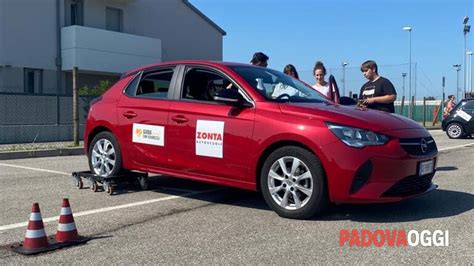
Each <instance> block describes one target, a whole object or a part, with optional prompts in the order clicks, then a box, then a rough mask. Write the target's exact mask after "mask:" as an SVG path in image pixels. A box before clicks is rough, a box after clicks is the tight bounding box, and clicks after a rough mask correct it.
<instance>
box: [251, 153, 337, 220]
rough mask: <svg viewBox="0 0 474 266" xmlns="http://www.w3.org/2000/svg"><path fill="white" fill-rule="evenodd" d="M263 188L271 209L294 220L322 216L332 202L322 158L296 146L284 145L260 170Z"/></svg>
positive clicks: (267, 159) (270, 155)
mask: <svg viewBox="0 0 474 266" xmlns="http://www.w3.org/2000/svg"><path fill="white" fill-rule="evenodd" d="M260 188H261V191H262V195H263V198H264V199H265V202H266V203H267V204H268V206H270V208H271V209H272V210H274V211H275V212H276V213H277V214H278V215H280V216H282V217H285V218H291V219H306V218H309V217H312V216H314V215H315V214H318V213H321V212H322V211H323V210H324V209H325V207H326V205H327V202H328V199H329V198H328V191H327V186H326V178H325V175H324V169H323V167H322V165H321V162H320V161H319V158H318V157H317V156H316V155H315V154H314V153H312V152H310V151H309V150H307V149H304V148H301V147H296V146H284V147H281V148H278V149H276V150H274V151H273V152H272V153H270V154H269V155H268V157H267V158H266V159H265V162H264V164H263V166H262V168H261V170H260Z"/></svg>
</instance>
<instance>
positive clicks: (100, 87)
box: [79, 80, 112, 96]
mask: <svg viewBox="0 0 474 266" xmlns="http://www.w3.org/2000/svg"><path fill="white" fill-rule="evenodd" d="M111 85H112V83H111V82H110V80H100V81H99V84H97V85H96V86H94V87H89V86H87V85H86V86H83V87H81V88H79V96H100V95H102V93H104V92H105V91H106V90H108V89H109V88H110V86H111Z"/></svg>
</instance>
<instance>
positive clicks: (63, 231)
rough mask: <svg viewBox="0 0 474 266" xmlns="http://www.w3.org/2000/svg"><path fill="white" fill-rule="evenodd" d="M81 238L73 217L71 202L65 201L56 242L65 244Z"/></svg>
mask: <svg viewBox="0 0 474 266" xmlns="http://www.w3.org/2000/svg"><path fill="white" fill-rule="evenodd" d="M78 238H79V235H78V233H77V229H76V224H75V223H74V217H73V216H72V211H71V207H70V206H69V200H68V199H63V205H62V207H61V215H60V216H59V224H58V231H57V232H56V241H58V242H65V241H71V240H76V239H78Z"/></svg>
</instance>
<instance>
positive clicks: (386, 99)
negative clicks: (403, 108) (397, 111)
mask: <svg viewBox="0 0 474 266" xmlns="http://www.w3.org/2000/svg"><path fill="white" fill-rule="evenodd" d="M396 99H397V95H396V94H390V95H384V96H377V97H372V98H367V99H365V102H364V103H365V104H374V103H393V102H394V101H395V100H396Z"/></svg>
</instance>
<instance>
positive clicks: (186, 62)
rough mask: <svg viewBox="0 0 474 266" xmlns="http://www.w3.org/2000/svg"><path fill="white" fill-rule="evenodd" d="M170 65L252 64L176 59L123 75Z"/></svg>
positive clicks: (126, 73)
mask: <svg viewBox="0 0 474 266" xmlns="http://www.w3.org/2000/svg"><path fill="white" fill-rule="evenodd" d="M169 65H207V66H213V67H218V66H252V65H250V64H243V63H235V62H222V61H208V60H176V61H167V62H161V63H155V64H150V65H145V66H141V67H137V68H134V69H132V70H129V71H127V72H125V73H124V74H123V75H122V77H124V76H128V75H130V74H133V73H136V72H138V71H142V70H145V69H149V68H154V67H161V66H169Z"/></svg>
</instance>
